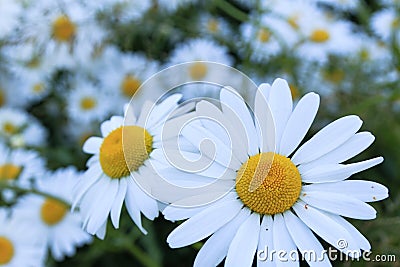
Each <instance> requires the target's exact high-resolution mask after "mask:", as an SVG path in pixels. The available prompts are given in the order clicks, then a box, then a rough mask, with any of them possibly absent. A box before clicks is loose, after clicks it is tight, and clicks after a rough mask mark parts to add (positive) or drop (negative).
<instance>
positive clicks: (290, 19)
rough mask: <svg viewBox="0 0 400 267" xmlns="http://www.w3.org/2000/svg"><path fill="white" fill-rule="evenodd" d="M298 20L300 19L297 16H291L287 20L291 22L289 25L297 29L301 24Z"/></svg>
mask: <svg viewBox="0 0 400 267" xmlns="http://www.w3.org/2000/svg"><path fill="white" fill-rule="evenodd" d="M297 21H298V17H297V16H291V17H289V18H288V19H287V22H288V23H289V25H290V26H291V27H292V28H293V29H295V30H298V29H299V24H298V23H297Z"/></svg>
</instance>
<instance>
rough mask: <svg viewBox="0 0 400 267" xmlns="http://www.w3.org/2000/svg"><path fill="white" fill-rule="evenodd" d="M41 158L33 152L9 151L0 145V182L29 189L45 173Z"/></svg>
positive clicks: (43, 162)
mask: <svg viewBox="0 0 400 267" xmlns="http://www.w3.org/2000/svg"><path fill="white" fill-rule="evenodd" d="M45 164H46V162H45V161H44V159H43V158H41V157H40V155H39V154H38V153H37V152H35V151H30V150H24V149H14V150H11V149H9V148H8V147H6V146H5V145H3V144H1V143H0V181H1V182H4V181H6V182H9V183H12V184H16V185H18V186H21V187H30V185H31V182H32V181H34V180H35V179H37V178H39V177H40V176H41V175H43V174H44V172H45Z"/></svg>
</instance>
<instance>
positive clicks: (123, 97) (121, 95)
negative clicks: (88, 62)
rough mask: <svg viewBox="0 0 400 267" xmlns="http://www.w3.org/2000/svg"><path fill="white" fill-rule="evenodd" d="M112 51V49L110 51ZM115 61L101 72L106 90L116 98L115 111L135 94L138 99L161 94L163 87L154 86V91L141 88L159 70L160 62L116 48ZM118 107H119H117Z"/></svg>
mask: <svg viewBox="0 0 400 267" xmlns="http://www.w3.org/2000/svg"><path fill="white" fill-rule="evenodd" d="M110 52H112V51H110ZM114 53H116V55H115V56H110V58H111V59H112V58H114V60H115V62H113V63H111V62H108V67H107V68H105V69H103V71H101V72H100V73H99V76H100V77H99V79H100V81H101V84H102V86H103V89H104V91H106V92H108V94H109V95H110V97H114V99H115V102H116V103H115V105H114V106H115V107H116V109H115V110H114V112H119V110H120V107H121V106H122V105H124V104H125V103H126V102H129V101H130V100H131V98H132V97H133V96H135V98H136V99H142V100H143V101H142V103H143V102H144V100H145V99H152V98H154V97H155V96H154V95H159V94H157V92H159V93H160V94H161V91H160V90H161V89H162V88H159V87H157V86H155V87H154V90H153V91H152V92H149V91H144V90H139V88H140V86H141V85H142V84H143V83H144V82H145V81H146V80H147V79H148V78H150V77H151V76H152V75H154V74H156V73H157V71H158V68H159V67H158V63H157V62H156V61H153V60H150V59H147V58H146V57H145V56H144V55H142V54H124V53H121V52H119V51H117V50H114V51H113V53H112V54H114ZM117 108H118V109H117Z"/></svg>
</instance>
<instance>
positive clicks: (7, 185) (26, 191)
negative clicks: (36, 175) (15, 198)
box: [0, 182, 71, 208]
mask: <svg viewBox="0 0 400 267" xmlns="http://www.w3.org/2000/svg"><path fill="white" fill-rule="evenodd" d="M2 189H10V190H13V191H15V192H17V193H21V194H30V193H31V194H36V195H39V196H43V197H45V198H52V199H54V200H57V201H59V202H61V203H63V204H64V205H66V206H67V207H69V208H70V207H71V204H70V203H67V202H66V201H65V200H64V199H61V198H59V197H57V196H54V195H51V194H48V193H45V192H42V191H38V190H36V189H25V188H21V187H18V186H16V185H13V184H10V183H7V182H0V190H2Z"/></svg>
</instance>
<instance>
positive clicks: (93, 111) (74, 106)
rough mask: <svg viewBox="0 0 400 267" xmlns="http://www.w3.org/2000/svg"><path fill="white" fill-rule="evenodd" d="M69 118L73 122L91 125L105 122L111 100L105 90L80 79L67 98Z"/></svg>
mask: <svg viewBox="0 0 400 267" xmlns="http://www.w3.org/2000/svg"><path fill="white" fill-rule="evenodd" d="M66 102H67V111H68V113H67V114H68V116H69V117H70V118H71V119H72V120H73V121H81V122H82V123H91V122H93V121H100V120H103V119H104V117H105V116H107V114H108V113H109V111H110V108H111V107H110V104H111V103H112V102H110V99H109V97H108V95H107V94H106V93H105V92H104V90H99V89H98V88H97V87H96V86H95V85H93V84H92V83H91V82H89V81H87V80H84V79H78V81H77V82H76V84H75V85H74V88H73V90H71V91H70V92H69V93H68V95H67V96H66Z"/></svg>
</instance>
